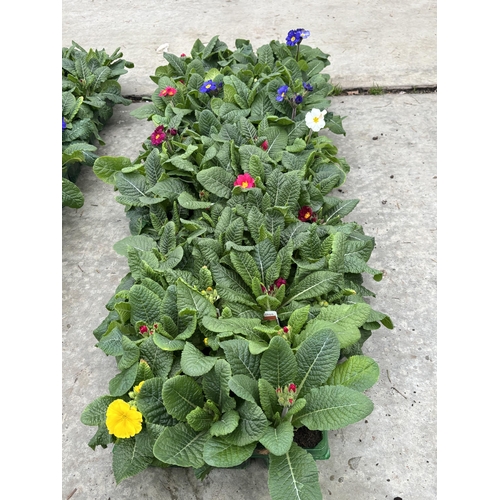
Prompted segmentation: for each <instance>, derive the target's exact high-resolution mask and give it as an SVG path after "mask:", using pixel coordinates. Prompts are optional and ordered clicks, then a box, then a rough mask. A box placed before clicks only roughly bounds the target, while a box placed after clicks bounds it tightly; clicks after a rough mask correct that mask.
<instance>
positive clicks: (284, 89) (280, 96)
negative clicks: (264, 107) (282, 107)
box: [276, 85, 288, 101]
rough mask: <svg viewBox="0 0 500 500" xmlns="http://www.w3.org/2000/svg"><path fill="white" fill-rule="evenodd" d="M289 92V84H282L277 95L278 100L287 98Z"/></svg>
mask: <svg viewBox="0 0 500 500" xmlns="http://www.w3.org/2000/svg"><path fill="white" fill-rule="evenodd" d="M287 92H288V85H282V86H281V87H280V88H279V89H278V95H277V96H276V100H277V101H282V100H283V99H284V98H285V96H286V93H287Z"/></svg>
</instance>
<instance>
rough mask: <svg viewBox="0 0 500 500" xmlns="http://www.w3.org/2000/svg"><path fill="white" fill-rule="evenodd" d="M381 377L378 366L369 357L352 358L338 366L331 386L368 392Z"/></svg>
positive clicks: (331, 378)
mask: <svg viewBox="0 0 500 500" xmlns="http://www.w3.org/2000/svg"><path fill="white" fill-rule="evenodd" d="M379 375H380V368H379V366H378V364H377V363H376V362H375V361H374V360H373V359H372V358H369V357H368V356H351V357H349V358H348V359H347V360H346V361H344V362H343V363H342V364H340V365H337V366H336V367H335V370H334V371H333V375H332V377H330V379H329V382H330V380H331V384H333V385H343V386H345V387H349V388H351V389H354V390H356V391H360V392H362V391H366V390H367V389H369V388H370V387H372V386H373V385H374V384H375V382H377V380H378V378H379Z"/></svg>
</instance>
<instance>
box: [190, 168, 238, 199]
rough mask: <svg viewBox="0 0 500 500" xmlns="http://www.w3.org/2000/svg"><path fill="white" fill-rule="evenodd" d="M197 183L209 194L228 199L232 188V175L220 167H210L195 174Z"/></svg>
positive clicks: (233, 178)
mask: <svg viewBox="0 0 500 500" xmlns="http://www.w3.org/2000/svg"><path fill="white" fill-rule="evenodd" d="M196 179H197V180H198V182H199V183H200V184H201V185H202V186H203V187H204V188H205V189H206V190H207V191H210V192H211V193H213V194H215V195H217V196H220V197H221V198H230V197H231V192H232V189H233V186H234V180H235V177H234V175H233V174H231V173H230V172H228V171H227V170H225V169H223V168H221V167H211V168H207V169H205V170H201V171H200V172H198V173H197V174H196Z"/></svg>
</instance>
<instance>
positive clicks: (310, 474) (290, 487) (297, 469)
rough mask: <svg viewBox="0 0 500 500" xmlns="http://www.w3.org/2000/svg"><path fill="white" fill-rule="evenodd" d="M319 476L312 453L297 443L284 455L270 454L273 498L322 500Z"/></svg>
mask: <svg viewBox="0 0 500 500" xmlns="http://www.w3.org/2000/svg"><path fill="white" fill-rule="evenodd" d="M318 476H319V475H318V468H317V467H316V462H315V461H314V458H313V457H312V455H311V454H310V453H308V452H307V451H305V450H304V449H302V448H300V447H299V446H298V445H297V444H295V443H292V446H291V447H290V450H289V451H288V452H287V453H285V454H284V455H282V456H276V455H273V454H272V453H271V454H270V455H269V474H268V485H269V493H270V495H271V498H272V500H322V498H323V495H322V494H321V488H320V485H319V478H318Z"/></svg>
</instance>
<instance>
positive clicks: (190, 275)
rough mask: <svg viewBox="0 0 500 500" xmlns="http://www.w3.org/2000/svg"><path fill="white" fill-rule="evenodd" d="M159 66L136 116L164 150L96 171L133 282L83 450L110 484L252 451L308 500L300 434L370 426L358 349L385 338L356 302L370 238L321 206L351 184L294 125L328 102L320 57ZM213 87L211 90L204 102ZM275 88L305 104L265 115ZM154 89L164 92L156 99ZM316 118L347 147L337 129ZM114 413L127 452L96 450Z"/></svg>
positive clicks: (342, 210)
mask: <svg viewBox="0 0 500 500" xmlns="http://www.w3.org/2000/svg"><path fill="white" fill-rule="evenodd" d="M165 59H166V60H167V62H168V64H167V65H166V66H162V67H159V68H157V70H156V73H155V75H154V76H153V77H152V80H153V81H154V82H155V84H157V86H158V87H157V89H156V90H155V93H154V94H153V95H152V96H151V102H150V103H148V104H146V105H145V106H143V107H141V108H139V109H138V110H136V111H134V112H133V113H132V114H133V115H134V116H136V117H137V118H139V119H146V120H150V121H152V122H153V124H154V126H155V127H157V126H162V127H163V130H164V131H166V133H165V140H164V141H163V142H161V144H152V143H151V140H150V139H147V140H146V141H145V142H144V143H143V145H142V147H143V152H142V153H141V154H140V155H139V156H138V157H137V159H136V160H135V161H134V162H132V161H131V160H130V159H129V158H125V157H101V158H98V159H97V160H96V161H95V163H94V166H93V168H94V172H95V173H96V175H97V176H98V177H99V178H100V179H101V180H102V181H103V182H106V183H110V184H112V185H113V186H114V187H115V189H116V191H117V197H116V200H117V202H119V203H121V204H122V205H124V207H125V211H126V213H127V216H128V217H129V220H130V231H131V235H130V236H128V237H126V238H124V239H122V240H121V241H119V242H116V244H115V245H114V248H115V250H116V252H117V253H118V254H119V255H122V256H125V257H126V258H127V260H128V265H129V268H130V272H129V273H128V274H127V276H126V277H124V279H123V280H122V282H121V283H120V285H119V286H118V288H117V289H116V292H115V294H114V295H113V297H112V298H111V299H110V300H109V301H108V304H107V305H106V307H107V309H108V311H109V314H108V316H107V317H106V318H105V319H104V321H103V322H102V323H101V325H99V326H98V327H97V328H96V330H95V331H94V335H95V336H96V338H97V339H98V344H97V347H99V348H100V349H101V350H102V351H103V352H104V353H105V354H106V355H108V356H114V357H116V360H117V370H118V373H117V374H116V375H115V376H114V378H113V379H112V380H111V381H110V383H109V395H105V396H102V397H100V398H98V399H97V400H96V401H94V402H93V403H91V404H90V405H89V406H88V407H87V408H86V409H85V410H84V412H83V413H82V422H83V423H84V424H86V425H93V426H97V427H98V430H97V433H96V435H95V436H94V438H93V439H92V441H91V442H90V443H89V445H90V446H92V447H95V446H96V445H101V446H103V447H105V446H107V444H109V443H110V442H114V443H115V448H114V450H116V451H114V459H113V470H114V473H115V478H116V480H117V482H119V481H121V480H123V479H124V478H126V477H129V476H131V475H133V474H135V473H137V472H140V471H141V470H143V469H144V468H145V467H148V466H149V465H151V464H154V465H159V464H161V465H162V466H171V465H176V466H180V467H192V468H193V469H195V470H196V474H197V475H198V476H199V477H204V475H206V474H207V473H208V471H209V469H210V468H211V467H236V466H239V465H240V464H242V463H244V462H245V461H246V460H247V459H248V458H249V457H251V456H252V454H253V453H254V451H255V449H256V447H262V446H264V447H265V448H266V449H267V451H268V453H269V457H270V458H269V491H270V494H271V497H272V498H273V500H276V499H281V498H290V497H292V498H296V499H304V500H306V499H307V500H311V499H315V498H321V492H320V489H319V483H318V471H317V468H316V466H315V463H314V459H313V457H312V456H311V455H310V454H308V453H307V452H306V451H305V450H302V449H301V448H299V447H298V446H297V444H295V442H294V433H295V430H296V429H298V428H299V427H306V428H308V429H310V430H322V431H326V430H333V429H339V428H342V427H345V426H347V425H350V424H351V423H354V422H357V421H359V420H361V419H363V418H365V417H366V416H367V415H368V414H370V412H371V411H372V409H373V403H372V402H371V401H370V399H369V398H368V396H366V395H365V394H364V391H366V390H367V389H369V388H370V387H371V386H372V385H373V384H374V383H375V382H376V381H377V379H378V376H379V368H378V365H377V363H376V362H375V361H374V360H373V359H371V358H369V357H368V356H365V355H363V353H362V348H363V343H364V342H365V341H366V340H367V339H368V338H369V337H370V335H371V334H372V332H373V331H375V330H377V329H378V328H380V327H381V326H385V327H386V328H392V327H393V325H392V322H391V320H390V318H389V316H387V315H386V314H385V313H382V312H379V311H376V310H374V309H372V307H371V305H370V304H369V303H368V302H367V301H366V299H365V298H366V297H373V296H374V294H373V292H371V291H370V290H368V289H367V288H365V287H364V286H363V278H364V275H369V276H371V277H372V278H373V279H375V280H380V279H381V278H382V275H383V273H382V271H379V270H377V269H373V268H372V267H370V266H369V265H368V261H369V258H370V256H371V253H372V251H373V249H374V247H375V243H374V238H372V237H370V236H367V235H365V234H364V232H363V228H362V227H361V226H360V225H359V224H357V223H355V222H349V223H345V222H343V220H342V219H343V218H344V217H345V216H347V215H348V214H350V213H351V212H352V210H354V208H355V207H356V204H357V202H358V201H357V200H342V199H339V198H336V197H334V196H333V195H332V194H331V192H332V190H333V189H335V188H336V187H338V186H340V185H342V183H343V182H344V181H345V179H346V176H347V174H348V173H349V166H348V164H347V163H346V161H345V160H344V159H343V158H338V157H337V148H336V147H335V146H334V145H333V144H332V142H331V140H330V138H329V136H327V135H319V134H318V133H317V132H316V131H313V130H312V129H310V128H309V126H308V125H307V123H306V114H307V113H308V112H309V111H310V110H311V109H313V108H317V107H320V108H323V107H324V108H326V107H328V105H329V101H328V99H327V97H328V96H329V95H332V94H334V93H335V89H334V87H333V86H332V85H331V84H330V83H329V77H328V75H325V74H324V73H323V70H324V68H325V67H326V66H327V65H328V64H329V62H328V56H327V55H326V54H323V53H322V52H321V51H320V50H319V49H312V48H311V47H307V46H305V45H301V46H300V51H299V50H298V47H289V46H287V45H285V44H280V43H278V42H275V41H273V42H271V43H270V44H267V45H264V46H262V47H260V48H259V49H257V51H255V52H254V51H253V49H252V47H251V45H250V44H249V42H248V41H246V40H238V41H237V42H236V50H235V51H231V50H229V49H228V47H227V45H226V44H225V43H223V42H221V41H220V40H219V39H218V37H214V38H213V39H212V40H211V41H210V42H209V43H208V44H207V45H204V44H202V43H201V42H200V41H199V40H197V41H196V43H195V44H194V46H193V48H192V50H191V53H190V55H189V56H187V57H182V58H180V57H177V56H175V55H173V54H165ZM209 80H212V81H213V82H214V84H215V88H214V90H213V91H212V93H210V92H201V91H200V86H201V85H202V84H203V83H204V82H207V81H209ZM304 84H307V85H304ZM283 85H287V86H288V87H289V88H290V89H291V92H293V93H294V94H295V95H298V94H300V95H301V97H303V99H302V101H301V102H298V103H296V104H297V105H296V106H295V105H293V104H292V103H291V101H277V100H276V96H277V92H276V91H277V89H278V88H280V87H281V86H283ZM309 86H311V87H312V90H310V91H309V90H308V91H307V92H304V91H305V89H306V87H307V88H309ZM166 87H172V88H174V89H175V90H176V92H174V93H172V95H166V96H160V95H159V94H160V92H161V90H163V89H165V88H166ZM299 101H300V100H299ZM324 118H325V128H327V129H329V131H330V132H334V133H345V132H344V131H343V128H342V119H341V118H340V117H336V116H333V115H332V114H330V113H326V114H325V116H324ZM172 128H175V134H174V133H172V132H171V129H172ZM68 154H70V153H68ZM116 399H122V400H123V401H125V402H127V403H129V405H130V406H131V407H132V408H137V409H138V411H140V413H141V415H142V418H143V421H142V425H141V430H140V432H138V433H136V434H135V435H134V436H132V437H130V438H126V439H120V438H118V439H117V438H116V436H115V435H114V434H112V433H110V432H108V430H109V429H108V424H107V420H106V411H107V408H108V407H109V405H110V404H111V403H112V402H114V401H115V400H116ZM111 431H113V426H112V425H111ZM124 442H125V443H127V444H126V445H123V444H121V443H124ZM115 454H116V456H115ZM115 462H116V465H115Z"/></svg>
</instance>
